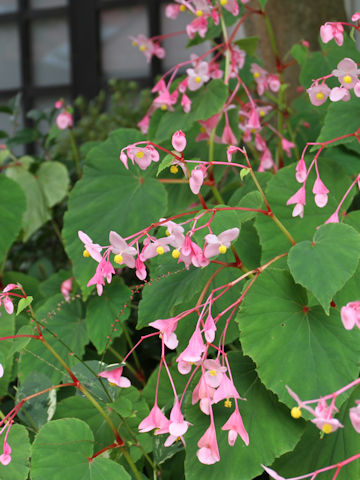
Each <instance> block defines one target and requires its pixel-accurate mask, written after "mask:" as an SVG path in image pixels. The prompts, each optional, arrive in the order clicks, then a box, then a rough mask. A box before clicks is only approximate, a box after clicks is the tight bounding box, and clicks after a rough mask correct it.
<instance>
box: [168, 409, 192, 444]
mask: <svg viewBox="0 0 360 480" xmlns="http://www.w3.org/2000/svg"><path fill="white" fill-rule="evenodd" d="M188 428H189V422H187V421H186V420H184V417H183V414H182V413H181V407H180V403H179V402H178V401H176V402H175V405H174V406H173V408H172V409H171V413H170V424H169V433H170V435H173V436H174V437H181V436H182V435H184V434H185V433H186V432H187V429H188Z"/></svg>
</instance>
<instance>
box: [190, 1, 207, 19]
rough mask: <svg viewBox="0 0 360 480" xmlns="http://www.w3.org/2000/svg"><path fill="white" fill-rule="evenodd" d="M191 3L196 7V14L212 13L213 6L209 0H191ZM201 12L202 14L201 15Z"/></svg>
mask: <svg viewBox="0 0 360 480" xmlns="http://www.w3.org/2000/svg"><path fill="white" fill-rule="evenodd" d="M191 3H192V4H193V5H194V7H195V13H196V15H199V16H202V15H206V16H207V15H211V11H212V7H211V6H210V5H209V2H208V0H191ZM200 12H201V15H200Z"/></svg>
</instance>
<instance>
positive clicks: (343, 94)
mask: <svg viewBox="0 0 360 480" xmlns="http://www.w3.org/2000/svg"><path fill="white" fill-rule="evenodd" d="M329 98H330V100H331V101H332V102H339V101H340V100H342V101H343V102H348V101H349V100H350V98H351V96H350V92H349V90H347V89H346V88H344V87H334V88H332V89H331V92H330V95H329Z"/></svg>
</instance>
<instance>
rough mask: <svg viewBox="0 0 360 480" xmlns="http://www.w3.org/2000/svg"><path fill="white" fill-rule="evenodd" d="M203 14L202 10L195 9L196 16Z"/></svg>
mask: <svg viewBox="0 0 360 480" xmlns="http://www.w3.org/2000/svg"><path fill="white" fill-rule="evenodd" d="M203 15H204V12H203V11H202V10H196V16H197V17H202V16H203Z"/></svg>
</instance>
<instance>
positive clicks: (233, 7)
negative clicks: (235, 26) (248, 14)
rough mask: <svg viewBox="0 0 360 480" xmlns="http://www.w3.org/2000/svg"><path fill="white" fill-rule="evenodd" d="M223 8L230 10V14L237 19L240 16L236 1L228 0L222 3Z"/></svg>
mask: <svg viewBox="0 0 360 480" xmlns="http://www.w3.org/2000/svg"><path fill="white" fill-rule="evenodd" d="M221 6H222V7H224V8H225V9H226V10H228V11H229V12H230V13H232V14H233V15H234V17H236V16H237V15H239V4H238V3H237V1H236V0H226V1H225V2H224V1H223V2H221Z"/></svg>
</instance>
